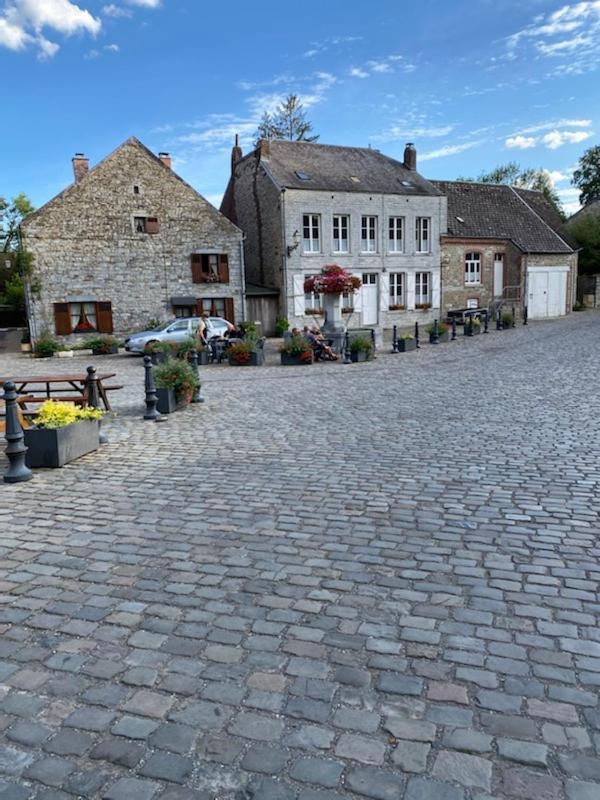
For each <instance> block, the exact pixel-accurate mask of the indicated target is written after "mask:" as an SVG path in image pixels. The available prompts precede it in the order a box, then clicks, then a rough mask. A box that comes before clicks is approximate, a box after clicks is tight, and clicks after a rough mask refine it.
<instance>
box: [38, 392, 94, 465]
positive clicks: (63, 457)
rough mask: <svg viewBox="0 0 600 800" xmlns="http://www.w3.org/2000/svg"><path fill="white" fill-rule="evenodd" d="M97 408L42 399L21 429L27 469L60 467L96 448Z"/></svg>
mask: <svg viewBox="0 0 600 800" xmlns="http://www.w3.org/2000/svg"><path fill="white" fill-rule="evenodd" d="M101 417H102V411H100V409H99V408H80V407H79V406H76V405H74V404H73V403H63V402H57V401H54V400H46V402H45V403H43V404H42V406H41V408H40V410H39V411H38V413H37V414H36V416H35V417H34V425H35V427H32V428H26V429H25V430H24V432H23V433H24V436H25V444H26V446H27V454H26V456H25V462H26V464H27V466H28V467H32V468H33V467H62V466H64V465H65V464H67V463H68V462H69V461H74V460H75V459H76V458H79V457H80V456H84V455H85V454H86V453H91V452H92V451H93V450H97V449H98V446H99V426H98V420H100V419H101Z"/></svg>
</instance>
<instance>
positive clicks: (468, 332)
mask: <svg viewBox="0 0 600 800" xmlns="http://www.w3.org/2000/svg"><path fill="white" fill-rule="evenodd" d="M480 333H481V325H474V326H473V327H472V328H471V327H470V326H469V325H465V328H464V334H465V336H478V335H479V334H480Z"/></svg>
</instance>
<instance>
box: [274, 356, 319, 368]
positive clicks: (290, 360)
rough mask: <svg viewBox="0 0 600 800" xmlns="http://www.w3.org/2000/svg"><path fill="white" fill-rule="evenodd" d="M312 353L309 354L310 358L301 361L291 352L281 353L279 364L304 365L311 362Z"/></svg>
mask: <svg viewBox="0 0 600 800" xmlns="http://www.w3.org/2000/svg"><path fill="white" fill-rule="evenodd" d="M312 362H313V355H312V353H311V354H310V359H308V360H306V361H303V360H302V359H301V358H300V356H297V355H292V354H291V353H281V366H282V367H296V366H299V365H302V366H306V365H307V364H312Z"/></svg>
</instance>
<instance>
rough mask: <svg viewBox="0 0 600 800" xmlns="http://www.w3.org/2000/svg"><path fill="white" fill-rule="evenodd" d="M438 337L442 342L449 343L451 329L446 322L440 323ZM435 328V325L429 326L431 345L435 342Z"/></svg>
mask: <svg viewBox="0 0 600 800" xmlns="http://www.w3.org/2000/svg"><path fill="white" fill-rule="evenodd" d="M437 327H438V337H439V341H440V342H449V341H450V328H449V327H448V325H446V323H445V322H438V326H437ZM434 328H435V326H434V325H433V324H431V325H428V326H427V333H428V334H429V343H430V344H431V343H432V342H433V334H434Z"/></svg>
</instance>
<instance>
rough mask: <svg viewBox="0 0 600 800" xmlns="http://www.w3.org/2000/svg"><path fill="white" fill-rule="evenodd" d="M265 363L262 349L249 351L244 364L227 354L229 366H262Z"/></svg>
mask: <svg viewBox="0 0 600 800" xmlns="http://www.w3.org/2000/svg"><path fill="white" fill-rule="evenodd" d="M264 363H265V354H264V353H263V351H262V350H257V351H256V352H255V353H250V361H248V362H247V363H246V364H240V363H238V362H237V361H235V360H234V359H233V358H232V357H231V356H229V366H230V367H262V365H263V364H264Z"/></svg>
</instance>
